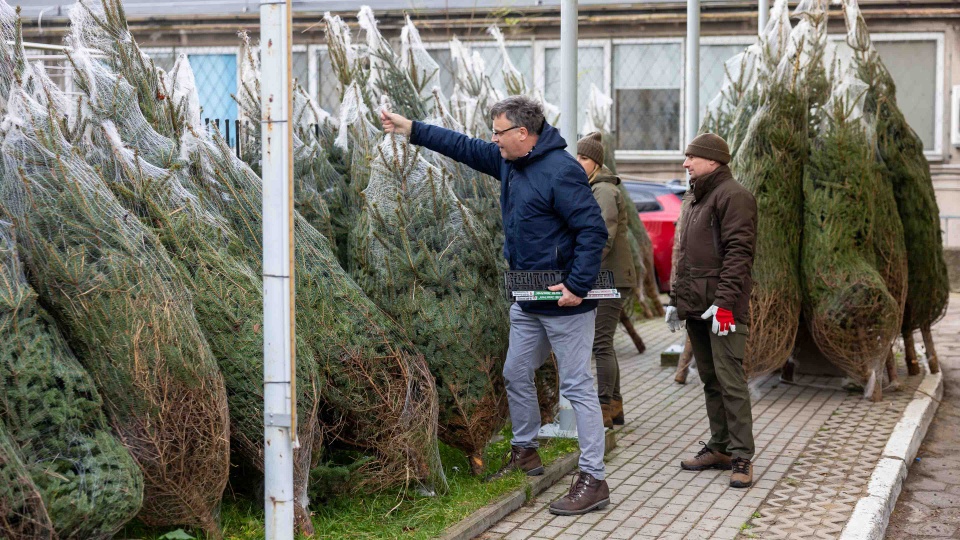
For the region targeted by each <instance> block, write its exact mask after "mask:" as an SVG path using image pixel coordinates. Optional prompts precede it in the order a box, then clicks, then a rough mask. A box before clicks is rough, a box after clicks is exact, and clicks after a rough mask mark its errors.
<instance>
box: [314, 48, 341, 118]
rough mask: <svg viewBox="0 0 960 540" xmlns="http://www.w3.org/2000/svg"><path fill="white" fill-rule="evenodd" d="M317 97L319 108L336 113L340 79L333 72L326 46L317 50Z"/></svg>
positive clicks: (338, 101)
mask: <svg viewBox="0 0 960 540" xmlns="http://www.w3.org/2000/svg"><path fill="white" fill-rule="evenodd" d="M317 64H318V65H317V90H316V94H315V96H314V97H316V98H317V103H319V105H320V108H321V109H323V110H325V111H327V112H328V113H330V114H336V113H337V110H338V109H339V108H340V81H339V80H337V75H336V74H335V73H334V72H333V63H332V62H331V61H330V54H329V53H328V52H327V49H326V47H324V48H322V49H318V50H317Z"/></svg>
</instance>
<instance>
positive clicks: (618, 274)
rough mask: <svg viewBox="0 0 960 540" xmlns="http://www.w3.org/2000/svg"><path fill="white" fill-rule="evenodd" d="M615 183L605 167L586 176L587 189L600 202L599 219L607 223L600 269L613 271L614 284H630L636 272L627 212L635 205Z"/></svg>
mask: <svg viewBox="0 0 960 540" xmlns="http://www.w3.org/2000/svg"><path fill="white" fill-rule="evenodd" d="M618 184H620V178H619V177H618V176H617V175H615V174H613V173H612V172H611V171H610V169H608V168H606V167H602V168H601V169H599V170H597V171H596V172H595V173H594V174H593V175H591V176H590V189H591V190H593V197H594V198H595V199H597V203H598V204H599V205H600V213H601V214H602V215H603V221H604V222H605V223H606V224H607V244H606V245H605V246H604V247H603V256H602V259H601V260H600V269H601V270H611V271H613V280H614V283H615V285H616V286H617V287H631V288H632V287H636V286H637V285H638V283H637V276H638V274H637V269H636V267H635V266H634V265H633V255H632V254H631V252H630V240H629V239H628V238H627V234H628V232H629V226H628V224H627V212H635V211H636V206H635V205H634V204H633V202H632V201H630V200H626V199H625V197H624V196H623V194H622V193H621V192H620V188H618V187H617V185H618Z"/></svg>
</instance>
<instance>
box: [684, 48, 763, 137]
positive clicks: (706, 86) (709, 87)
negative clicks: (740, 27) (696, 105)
mask: <svg viewBox="0 0 960 540" xmlns="http://www.w3.org/2000/svg"><path fill="white" fill-rule="evenodd" d="M752 41H753V40H752V38H748V39H747V40H744V41H739V39H738V43H717V44H710V43H701V44H700V116H699V118H698V119H697V124H698V125H700V124H702V123H703V115H704V114H705V113H706V111H707V105H709V104H710V102H711V101H712V100H713V98H715V97H717V94H719V93H720V87H721V86H723V81H724V79H725V78H726V72H725V71H724V69H723V65H724V63H725V62H726V61H727V60H729V59H730V58H732V57H733V56H736V55H738V54H740V53H742V52H743V50H744V49H745V48H747V46H748V45H749V44H750V43H752Z"/></svg>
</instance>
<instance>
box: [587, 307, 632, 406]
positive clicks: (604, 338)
mask: <svg viewBox="0 0 960 540" xmlns="http://www.w3.org/2000/svg"><path fill="white" fill-rule="evenodd" d="M617 290H618V291H620V298H606V299H603V300H600V301H599V302H597V323H596V325H597V326H596V331H595V332H594V335H593V357H594V359H595V360H596V361H597V395H598V397H599V398H600V403H603V404H606V403H610V402H611V401H623V396H621V395H620V364H619V362H617V351H616V350H615V349H614V348H613V337H614V335H615V334H616V333H617V325H618V324H620V312H621V311H623V303H624V301H625V300H626V299H627V298H628V297H629V295H631V294H633V293H632V292H631V291H632V289H624V288H618V289H617Z"/></svg>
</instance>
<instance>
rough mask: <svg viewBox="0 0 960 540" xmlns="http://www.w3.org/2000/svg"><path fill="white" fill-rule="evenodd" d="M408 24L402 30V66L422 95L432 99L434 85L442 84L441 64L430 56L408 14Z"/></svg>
mask: <svg viewBox="0 0 960 540" xmlns="http://www.w3.org/2000/svg"><path fill="white" fill-rule="evenodd" d="M406 20H407V22H406V24H404V25H403V29H402V30H401V31H400V66H401V67H403V69H404V70H406V72H407V75H408V76H409V77H410V80H411V81H413V85H414V87H416V88H417V89H419V90H420V97H421V98H422V99H424V100H427V99H430V96H431V95H432V90H433V87H434V86H436V85H438V84H440V65H439V64H437V61H436V60H434V59H433V57H432V56H430V53H428V52H427V49H426V48H425V47H424V46H423V41H422V40H421V39H420V32H419V31H417V27H416V26H414V24H413V21H412V20H410V15H407V16H406Z"/></svg>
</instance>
